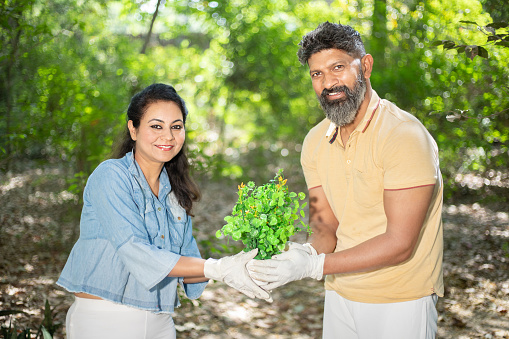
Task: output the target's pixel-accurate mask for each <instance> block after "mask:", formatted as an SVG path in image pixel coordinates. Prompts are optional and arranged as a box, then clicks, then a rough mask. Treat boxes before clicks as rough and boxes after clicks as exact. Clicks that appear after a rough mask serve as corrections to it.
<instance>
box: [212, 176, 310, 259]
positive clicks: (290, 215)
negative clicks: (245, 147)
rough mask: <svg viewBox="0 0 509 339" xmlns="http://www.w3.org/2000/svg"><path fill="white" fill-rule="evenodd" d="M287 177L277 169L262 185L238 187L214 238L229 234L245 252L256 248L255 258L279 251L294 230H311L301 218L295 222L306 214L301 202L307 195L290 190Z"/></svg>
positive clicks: (262, 257)
mask: <svg viewBox="0 0 509 339" xmlns="http://www.w3.org/2000/svg"><path fill="white" fill-rule="evenodd" d="M286 183H287V179H285V178H284V176H283V169H280V170H279V171H278V172H277V173H276V176H275V177H274V179H273V180H270V181H269V183H267V184H264V185H262V186H256V185H255V183H254V182H253V181H249V182H248V183H247V185H244V183H242V184H240V185H239V186H238V189H239V192H238V195H239V199H238V201H237V203H236V204H235V206H234V207H233V211H232V214H231V215H230V216H226V217H225V218H224V220H225V221H226V222H227V224H226V225H224V226H223V227H222V228H221V229H220V230H218V231H217V232H216V237H217V238H221V237H222V236H230V237H231V238H232V239H233V240H235V241H237V240H240V241H242V243H243V244H244V245H245V248H244V251H246V252H247V251H250V250H253V249H255V248H258V255H257V256H256V257H255V259H261V260H263V259H268V258H270V257H272V256H273V255H275V254H279V253H281V252H282V251H283V250H284V248H285V244H286V242H287V241H288V239H289V238H290V236H292V235H294V234H295V233H296V232H298V231H301V230H306V231H307V232H308V233H311V230H310V228H309V225H306V224H305V223H304V222H303V221H302V220H300V226H295V225H294V223H295V222H296V221H297V220H298V219H300V218H304V217H305V212H304V208H305V207H306V204H307V203H303V204H301V203H300V201H301V200H304V199H305V197H306V195H305V194H304V193H302V192H300V193H298V194H297V193H295V192H290V190H289V189H288V186H287V185H286Z"/></svg>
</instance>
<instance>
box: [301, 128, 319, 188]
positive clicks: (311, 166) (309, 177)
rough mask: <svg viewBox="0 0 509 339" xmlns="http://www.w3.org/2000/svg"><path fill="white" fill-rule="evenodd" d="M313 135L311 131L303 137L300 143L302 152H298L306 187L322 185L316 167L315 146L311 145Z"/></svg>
mask: <svg viewBox="0 0 509 339" xmlns="http://www.w3.org/2000/svg"><path fill="white" fill-rule="evenodd" d="M312 139H313V137H312V134H311V133H308V135H307V136H306V137H305V138H304V142H303V144H302V152H301V153H300V164H301V166H302V171H303V172H304V179H305V180H306V186H307V187H308V189H311V188H314V187H318V186H322V182H321V180H320V176H319V175H318V170H317V167H316V164H317V163H316V156H317V154H316V148H315V147H313V144H315V143H314V142H313V140H312Z"/></svg>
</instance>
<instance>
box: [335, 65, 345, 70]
mask: <svg viewBox="0 0 509 339" xmlns="http://www.w3.org/2000/svg"><path fill="white" fill-rule="evenodd" d="M341 68H343V65H336V66H334V69H341Z"/></svg>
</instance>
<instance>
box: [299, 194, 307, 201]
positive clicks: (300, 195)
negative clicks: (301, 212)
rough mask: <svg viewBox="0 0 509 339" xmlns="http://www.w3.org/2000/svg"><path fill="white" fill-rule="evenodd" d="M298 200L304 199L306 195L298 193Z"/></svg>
mask: <svg viewBox="0 0 509 339" xmlns="http://www.w3.org/2000/svg"><path fill="white" fill-rule="evenodd" d="M299 199H300V200H304V199H306V194H304V193H303V192H300V193H299Z"/></svg>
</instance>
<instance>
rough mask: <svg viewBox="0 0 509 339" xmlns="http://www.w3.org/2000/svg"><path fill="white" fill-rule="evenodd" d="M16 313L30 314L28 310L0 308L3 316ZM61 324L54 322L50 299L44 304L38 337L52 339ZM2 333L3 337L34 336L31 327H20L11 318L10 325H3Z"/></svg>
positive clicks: (19, 337)
mask: <svg viewBox="0 0 509 339" xmlns="http://www.w3.org/2000/svg"><path fill="white" fill-rule="evenodd" d="M14 314H24V315H28V314H27V313H26V312H23V311H19V310H0V317H1V316H11V315H14ZM60 326H61V324H60V323H54V322H53V315H52V312H51V308H50V304H49V302H48V300H46V303H45V305H44V319H43V320H42V324H41V325H40V326H39V331H38V332H37V334H36V335H35V338H36V339H39V338H41V339H52V338H53V335H54V334H55V332H56V330H57V329H58V328H59V327H60ZM0 334H1V335H2V337H1V339H30V338H32V334H31V329H30V328H26V329H23V330H21V329H18V328H17V327H16V325H14V326H12V323H11V320H9V327H5V326H1V327H0Z"/></svg>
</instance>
